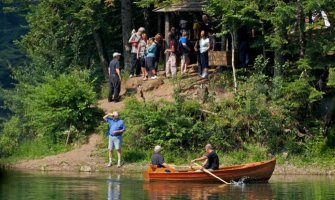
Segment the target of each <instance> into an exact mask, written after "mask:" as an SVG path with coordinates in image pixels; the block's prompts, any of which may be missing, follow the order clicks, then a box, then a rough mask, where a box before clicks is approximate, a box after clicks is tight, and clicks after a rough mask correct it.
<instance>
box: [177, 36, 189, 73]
mask: <svg viewBox="0 0 335 200" xmlns="http://www.w3.org/2000/svg"><path fill="white" fill-rule="evenodd" d="M178 51H179V53H180V55H181V56H180V72H181V74H182V75H183V74H185V73H186V72H187V66H188V64H189V63H190V58H189V53H190V47H189V46H188V35H187V32H186V31H184V32H183V33H182V36H181V37H180V39H179V42H178Z"/></svg>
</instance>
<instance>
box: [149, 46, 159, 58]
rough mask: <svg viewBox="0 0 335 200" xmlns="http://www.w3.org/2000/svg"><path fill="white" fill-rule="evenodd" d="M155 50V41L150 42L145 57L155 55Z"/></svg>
mask: <svg viewBox="0 0 335 200" xmlns="http://www.w3.org/2000/svg"><path fill="white" fill-rule="evenodd" d="M156 51H157V46H156V43H152V44H151V45H150V47H148V49H147V57H155V56H156Z"/></svg>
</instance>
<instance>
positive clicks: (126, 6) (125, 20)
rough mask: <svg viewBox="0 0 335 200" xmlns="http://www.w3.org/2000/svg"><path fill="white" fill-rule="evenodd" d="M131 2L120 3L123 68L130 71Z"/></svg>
mask: <svg viewBox="0 0 335 200" xmlns="http://www.w3.org/2000/svg"><path fill="white" fill-rule="evenodd" d="M131 19H132V13H131V1H130V0H122V1H121V23H122V41H123V57H124V67H125V68H126V69H128V70H129V71H130V47H129V44H128V40H129V38H130V33H131V27H132V26H131V24H132V21H131Z"/></svg>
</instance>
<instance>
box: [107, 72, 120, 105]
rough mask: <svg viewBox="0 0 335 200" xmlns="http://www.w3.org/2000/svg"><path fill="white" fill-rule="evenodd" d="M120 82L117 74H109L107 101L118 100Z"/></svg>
mask: <svg viewBox="0 0 335 200" xmlns="http://www.w3.org/2000/svg"><path fill="white" fill-rule="evenodd" d="M120 90H121V82H120V79H119V76H118V75H116V74H112V75H110V76H109V95H108V101H109V102H111V101H119V100H120Z"/></svg>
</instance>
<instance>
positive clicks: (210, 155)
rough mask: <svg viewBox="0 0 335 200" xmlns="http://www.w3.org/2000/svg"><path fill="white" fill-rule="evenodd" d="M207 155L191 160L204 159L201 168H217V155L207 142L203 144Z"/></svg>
mask: <svg viewBox="0 0 335 200" xmlns="http://www.w3.org/2000/svg"><path fill="white" fill-rule="evenodd" d="M205 149H206V152H207V155H204V156H202V157H200V158H196V159H194V160H192V163H194V162H196V161H202V160H206V162H205V163H204V164H203V166H202V167H203V168H205V169H208V170H217V169H219V165H220V164H219V157H218V155H217V154H216V153H215V151H214V149H213V147H212V145H211V144H207V145H206V146H205Z"/></svg>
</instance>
